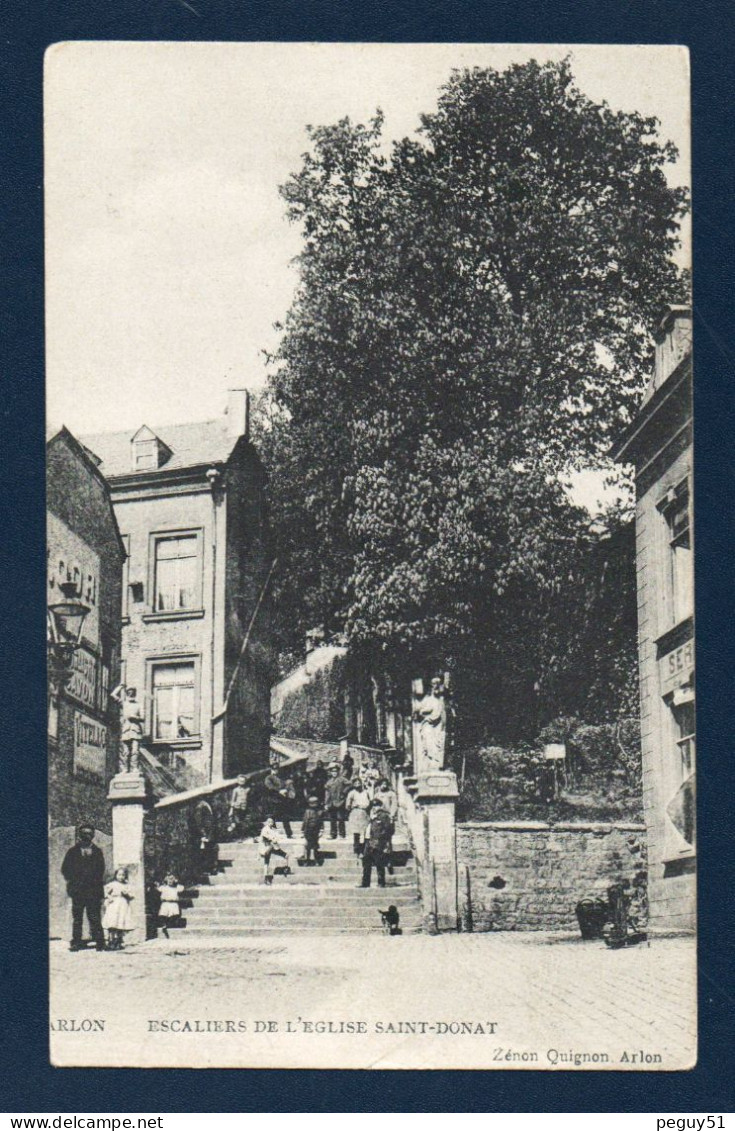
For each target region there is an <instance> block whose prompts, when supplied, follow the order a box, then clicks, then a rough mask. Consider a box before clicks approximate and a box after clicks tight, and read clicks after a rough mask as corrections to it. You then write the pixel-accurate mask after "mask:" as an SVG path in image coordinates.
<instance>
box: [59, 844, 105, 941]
mask: <svg viewBox="0 0 735 1131" xmlns="http://www.w3.org/2000/svg"><path fill="white" fill-rule="evenodd" d="M93 840H94V826H93V825H87V824H84V825H80V826H79V830H78V832H77V843H76V844H75V845H74V847H73V848H70V849H69V851H68V852H67V854H66V856H65V857H64V861H63V863H62V865H61V874H62V876H63V877H64V879H65V880H66V890H67V893H68V895H69V896H70V897H71V921H72V928H71V945H70V947H69V949H70V950H81V949H82V921H83V919H84V912H85V911H86V912H87V920H88V922H89V931H90V934H91V936H92V938H93V939H94V942H95V945H96V947H97V950H104V949H105V936H104V932H103V930H102V913H101V908H102V897H103V895H104V879H105V858H104V856H103V855H102V850H101V849H100V848H98V847H97V845H96V844H93V843H92V842H93Z"/></svg>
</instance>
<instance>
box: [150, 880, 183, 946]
mask: <svg viewBox="0 0 735 1131" xmlns="http://www.w3.org/2000/svg"><path fill="white" fill-rule="evenodd" d="M156 887H157V888H158V893H159V895H160V896H161V906H160V907H159V908H158V924H159V926H160V928H161V931H162V932H163V934H164V935H165V937H166V938H168V928H169V927H170V926H171V925H172V924H173V923H178V922H179V920H180V918H181V904H180V903H179V900H180V898H181V893H182V892H183V890H184V885H183V884H180V883H179V881H178V880H177V879H176V876H175V875H174V874H173V872H169V874H168V875H167V876H166V878H165V879H164V881H163V883H162V884H156Z"/></svg>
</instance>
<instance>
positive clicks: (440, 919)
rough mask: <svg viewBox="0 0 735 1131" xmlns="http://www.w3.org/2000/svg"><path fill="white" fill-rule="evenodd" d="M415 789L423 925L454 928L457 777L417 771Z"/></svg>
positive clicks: (449, 929)
mask: <svg viewBox="0 0 735 1131" xmlns="http://www.w3.org/2000/svg"><path fill="white" fill-rule="evenodd" d="M415 789H416V794H415V797H416V802H417V804H418V805H419V807H420V809H421V810H422V812H423V818H424V829H425V834H424V835H425V841H424V844H425V861H424V888H423V902H424V912H425V920H426V922H427V927H428V929H429V930H436V931H456V930H457V929H458V914H459V904H458V899H457V838H456V830H455V813H454V809H455V804H456V801H457V798H458V796H459V790H458V789H457V776H456V774H453V773H452V772H451V771H450V770H437V771H435V772H432V773H427V774H419V776H418V778H417V779H416V786H415Z"/></svg>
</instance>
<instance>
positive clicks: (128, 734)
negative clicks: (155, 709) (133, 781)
mask: <svg viewBox="0 0 735 1131" xmlns="http://www.w3.org/2000/svg"><path fill="white" fill-rule="evenodd" d="M111 698H112V699H114V700H115V701H116V702H117V703H119V704H120V714H121V716H122V734H121V739H122V743H121V747H120V760H119V764H118V773H120V774H137V773H139V772H140V740H141V738H142V737H143V724H144V722H145V717H144V715H143V709H142V706H141V704H140V703H139V702H138V699H137V691H136V689H135V688H134V687H126V686H125V684H124V683H121V684H120V685H119V687H116V688H115V690H114V691H113V692H112V693H111Z"/></svg>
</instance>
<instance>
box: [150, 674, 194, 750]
mask: <svg viewBox="0 0 735 1131" xmlns="http://www.w3.org/2000/svg"><path fill="white" fill-rule="evenodd" d="M201 661H202V658H201V654H200V653H198V652H176V653H170V654H164V655H158V656H149V657H147V659H146V731H147V733H148V736H149V740H150V743H151V746H167V747H176V748H177V749H179V750H185V749H187V748H190V747H199V746H201V745H202V742H203V736H202V718H201V715H202V711H201V669H202V663H201ZM182 664H191V666H192V670H193V687H194V703H193V711H192V718H193V727H194V733H193V734H191V735H189V736H188V737H187V738H156V735H155V730H156V703H155V698H154V692H155V683H154V681H155V672H156V671H157V670H159V669H160V668H170V667H178V666H180V665H182Z"/></svg>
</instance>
